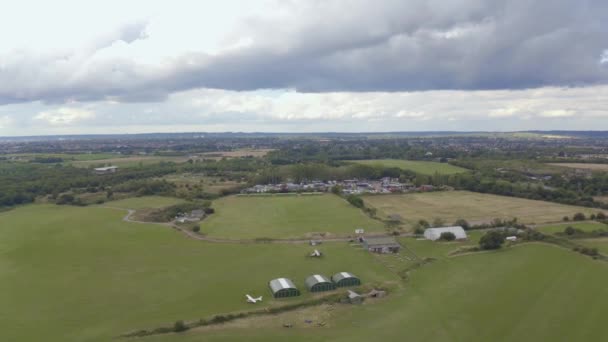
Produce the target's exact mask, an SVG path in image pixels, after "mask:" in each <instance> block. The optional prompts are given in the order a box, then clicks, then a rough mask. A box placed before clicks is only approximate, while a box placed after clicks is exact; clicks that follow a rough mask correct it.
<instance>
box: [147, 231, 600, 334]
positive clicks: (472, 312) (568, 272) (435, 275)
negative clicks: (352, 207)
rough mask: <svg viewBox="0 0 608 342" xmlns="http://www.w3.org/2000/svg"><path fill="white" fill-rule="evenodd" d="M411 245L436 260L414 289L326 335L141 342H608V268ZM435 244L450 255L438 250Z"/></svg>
mask: <svg viewBox="0 0 608 342" xmlns="http://www.w3.org/2000/svg"><path fill="white" fill-rule="evenodd" d="M405 242H406V243H409V245H411V246H412V249H414V250H416V251H417V252H422V253H427V254H422V255H430V256H434V257H436V258H437V259H438V260H437V261H435V262H433V263H431V264H429V265H426V266H424V267H422V268H420V269H418V270H416V271H412V272H411V274H410V280H409V281H408V283H407V284H408V285H407V289H406V290H405V291H399V292H398V293H394V294H393V295H391V298H390V300H389V299H386V300H380V301H378V302H377V303H374V304H370V305H363V306H359V307H354V308H353V307H347V308H344V307H342V308H340V307H338V308H335V309H334V311H333V312H331V311H330V312H329V315H330V317H328V318H326V322H327V326H326V327H325V328H309V327H307V326H306V324H305V323H303V321H302V320H299V321H295V326H294V328H292V329H285V328H283V327H281V326H280V323H281V322H283V320H284V319H287V318H282V317H283V316H277V317H276V318H275V319H274V320H273V322H266V323H264V322H260V323H259V324H260V325H259V326H254V327H247V325H244V327H241V326H239V325H227V326H226V327H225V328H222V329H220V330H217V329H216V330H213V331H212V334H209V332H208V331H206V330H205V329H201V330H197V329H195V330H193V331H190V332H186V333H183V334H180V335H166V336H160V337H152V338H146V339H141V340H137V341H144V342H145V341H150V342H157V341H180V342H190V341H200V340H203V339H204V340H205V341H228V340H235V339H239V338H241V339H243V338H246V339H247V340H249V341H280V340H286V339H289V340H290V341H311V340H312V341H326V340H331V341H369V340H373V339H382V340H387V341H396V340H413V341H497V340H509V341H589V340H602V339H603V338H604V337H605V333H606V332H605V330H604V324H603V320H604V316H605V315H606V314H607V313H608V311H607V309H606V308H607V307H608V289H607V288H606V287H605V286H604V285H603V284H604V283H605V282H606V281H608V265H607V264H606V263H603V262H599V261H594V260H592V259H590V258H587V257H584V256H581V255H577V254H574V253H572V252H570V251H568V250H565V249H561V248H556V247H553V246H547V245H539V244H530V245H524V246H520V247H514V248H509V249H507V250H503V251H498V252H492V253H482V254H476V255H466V256H459V257H446V256H445V253H444V252H445V251H447V250H448V249H449V248H454V247H456V246H458V245H459V244H458V243H456V244H435V243H430V242H428V241H416V240H411V239H406V240H405ZM434 247H440V248H439V250H443V251H444V252H439V253H437V252H436V249H435V248H434ZM547 260H551V262H549V263H548V262H547ZM589 279H593V281H588V280H589ZM573 293H576V294H577V295H576V296H573V295H572V294H573ZM564 308H568V310H564ZM289 317H292V316H289ZM304 317H306V316H304ZM506 317H508V319H506ZM557 322H572V323H573V324H558V323H557ZM575 322H577V323H575ZM583 322H584V323H583Z"/></svg>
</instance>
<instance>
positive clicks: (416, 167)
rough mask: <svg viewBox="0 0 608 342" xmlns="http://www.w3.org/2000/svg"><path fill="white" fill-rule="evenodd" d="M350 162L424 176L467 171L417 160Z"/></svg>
mask: <svg viewBox="0 0 608 342" xmlns="http://www.w3.org/2000/svg"><path fill="white" fill-rule="evenodd" d="M350 162H353V163H357V164H364V165H380V166H383V167H398V168H400V169H403V170H410V171H414V172H416V173H420V174H424V175H434V174H435V173H439V174H442V175H451V174H455V173H463V172H467V171H468V170H467V169H465V168H462V167H458V166H454V165H450V164H448V163H438V162H430V161H419V160H400V159H367V160H351V161H350Z"/></svg>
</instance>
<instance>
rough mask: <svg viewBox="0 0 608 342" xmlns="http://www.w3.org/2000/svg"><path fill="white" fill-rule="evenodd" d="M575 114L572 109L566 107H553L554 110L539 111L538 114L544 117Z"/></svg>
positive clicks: (560, 116) (563, 116) (561, 116)
mask: <svg viewBox="0 0 608 342" xmlns="http://www.w3.org/2000/svg"><path fill="white" fill-rule="evenodd" d="M575 114H576V112H575V111H573V110H566V109H554V110H545V111H542V112H541V113H540V116H542V117H544V118H565V117H570V116H574V115H575Z"/></svg>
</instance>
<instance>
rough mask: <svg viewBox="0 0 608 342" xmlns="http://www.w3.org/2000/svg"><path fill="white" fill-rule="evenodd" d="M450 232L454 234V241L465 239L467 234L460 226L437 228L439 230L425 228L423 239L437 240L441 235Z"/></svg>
mask: <svg viewBox="0 0 608 342" xmlns="http://www.w3.org/2000/svg"><path fill="white" fill-rule="evenodd" d="M446 232H450V233H452V234H454V236H455V237H456V239H466V238H467V233H466V232H465V231H464V229H463V228H462V227H461V226H451V227H439V228H427V229H426V230H425V231H424V237H425V238H427V239H429V240H437V239H439V238H440V237H441V233H446Z"/></svg>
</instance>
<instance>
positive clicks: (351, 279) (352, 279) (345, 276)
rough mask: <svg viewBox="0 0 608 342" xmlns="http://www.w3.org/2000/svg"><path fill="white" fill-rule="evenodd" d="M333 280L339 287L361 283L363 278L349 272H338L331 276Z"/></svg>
mask: <svg viewBox="0 0 608 342" xmlns="http://www.w3.org/2000/svg"><path fill="white" fill-rule="evenodd" d="M331 280H332V281H333V282H334V284H336V286H337V287H345V286H359V285H361V279H359V278H357V277H356V276H355V275H354V274H352V273H348V272H339V273H336V274H334V275H333V276H332V277H331Z"/></svg>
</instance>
